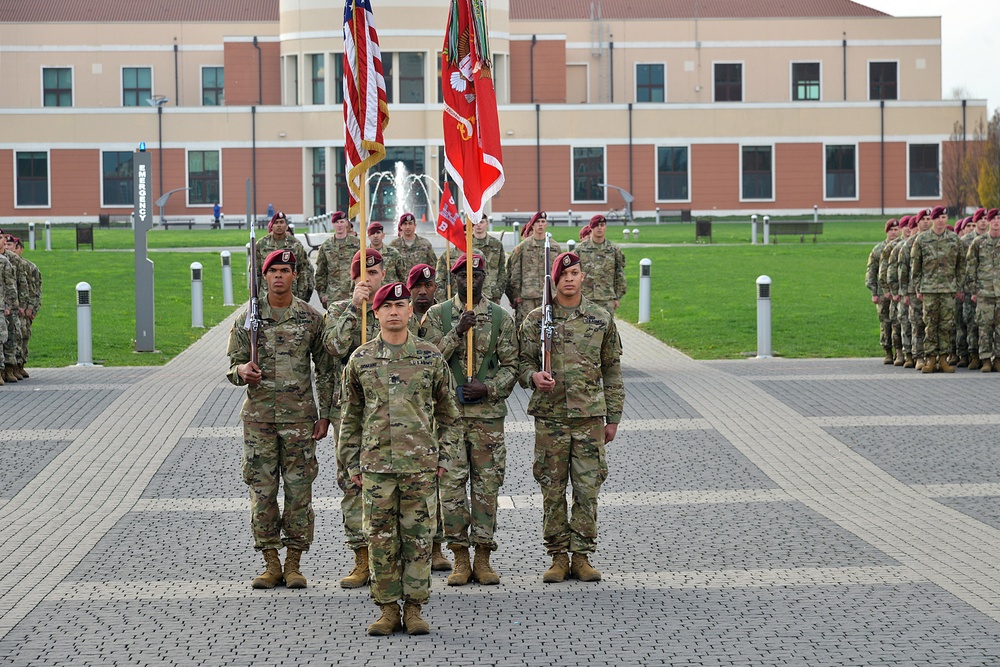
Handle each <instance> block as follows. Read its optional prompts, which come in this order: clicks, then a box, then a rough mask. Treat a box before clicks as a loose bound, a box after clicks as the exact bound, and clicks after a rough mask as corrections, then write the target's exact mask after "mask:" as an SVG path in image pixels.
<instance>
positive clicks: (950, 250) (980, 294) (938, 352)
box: [865, 206, 1000, 373]
mask: <svg viewBox="0 0 1000 667" xmlns="http://www.w3.org/2000/svg"><path fill="white" fill-rule="evenodd" d="M885 235H886V238H885V240H884V241H880V242H879V243H878V244H876V245H875V247H874V248H872V251H871V253H870V254H869V256H868V270H867V273H866V278H865V285H866V286H867V287H868V289H869V291H871V295H872V303H874V304H875V307H876V309H877V311H878V318H879V342H880V343H881V345H882V349H883V350H884V351H885V359H884V360H883V363H885V364H894V365H896V366H902V367H904V368H915V369H916V370H919V371H921V372H922V373H935V372H943V373H954V372H955V368H956V367H958V368H966V367H968V368H969V369H970V370H977V369H978V370H980V371H982V372H984V373H989V372H995V371H997V370H998V368H1000V314H998V311H997V299H998V298H1000V211H998V210H997V209H990V210H988V211H987V210H985V209H982V208H981V209H979V210H978V211H976V213H975V215H972V216H970V217H968V218H964V219H962V220H959V221H958V222H957V223H956V224H955V225H950V224H948V211H947V210H946V209H945V208H944V207H941V206H938V207H935V208H933V209H924V210H921V211H919V212H918V213H917V214H916V215H912V216H903V217H902V218H900V219H899V220H895V219H892V220H889V221H887V222H886V223H885Z"/></svg>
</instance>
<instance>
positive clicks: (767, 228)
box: [764, 215, 771, 245]
mask: <svg viewBox="0 0 1000 667" xmlns="http://www.w3.org/2000/svg"><path fill="white" fill-rule="evenodd" d="M769 243H771V216H769V215H765V216H764V245H768V244H769Z"/></svg>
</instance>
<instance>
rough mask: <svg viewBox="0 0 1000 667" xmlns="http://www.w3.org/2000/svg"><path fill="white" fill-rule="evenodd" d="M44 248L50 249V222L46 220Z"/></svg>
mask: <svg viewBox="0 0 1000 667" xmlns="http://www.w3.org/2000/svg"><path fill="white" fill-rule="evenodd" d="M45 249H46V250H52V223H51V222H49V221H48V220H46V221H45ZM87 289H90V288H89V287H88V288H87Z"/></svg>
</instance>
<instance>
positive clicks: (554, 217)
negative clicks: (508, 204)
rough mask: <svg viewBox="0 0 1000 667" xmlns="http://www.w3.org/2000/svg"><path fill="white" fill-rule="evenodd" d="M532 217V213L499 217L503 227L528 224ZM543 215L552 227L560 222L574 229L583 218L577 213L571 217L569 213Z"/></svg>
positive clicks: (547, 212)
mask: <svg viewBox="0 0 1000 667" xmlns="http://www.w3.org/2000/svg"><path fill="white" fill-rule="evenodd" d="M533 215H534V213H509V214H505V215H503V216H501V218H500V222H502V223H503V224H504V225H513V224H514V223H515V222H516V223H517V224H519V225H523V224H524V223H526V222H528V220H531V216H533ZM545 215H546V219H547V220H548V221H549V223H550V224H553V225H557V224H559V223H560V222H562V223H565V224H567V225H572V226H574V227H576V226H577V223H579V222H580V221H581V220H583V216H582V215H580V214H579V213H574V214H573V215H572V216H571V215H570V214H569V213H557V212H550V211H546V212H545Z"/></svg>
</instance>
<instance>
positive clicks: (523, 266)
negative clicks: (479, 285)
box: [507, 237, 562, 327]
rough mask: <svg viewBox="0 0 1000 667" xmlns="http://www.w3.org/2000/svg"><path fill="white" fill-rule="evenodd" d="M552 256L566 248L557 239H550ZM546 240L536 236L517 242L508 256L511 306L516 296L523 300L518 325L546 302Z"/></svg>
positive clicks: (517, 311) (517, 314)
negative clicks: (544, 299) (561, 246)
mask: <svg viewBox="0 0 1000 667" xmlns="http://www.w3.org/2000/svg"><path fill="white" fill-rule="evenodd" d="M550 245H551V255H552V257H551V259H555V257H556V255H558V254H559V253H560V252H562V250H561V249H560V248H559V244H558V243H556V242H555V241H551V242H550ZM548 272H549V271H548V267H546V266H545V240H544V239H543V240H541V241H536V240H535V239H534V238H532V237H528V238H526V239H525V240H523V241H521V242H520V243H518V244H517V247H515V248H514V249H513V250H511V251H510V256H509V257H508V258H507V298H508V299H510V303H511V305H513V304H514V300H515V299H521V305H520V306H515V308H514V324H515V325H517V326H518V327H520V326H521V323H522V322H524V318H525V317H527V315H528V313H530V312H531V311H532V310H534V309H535V308H538V307H539V306H541V305H542V288H543V286H544V283H545V275H546V274H547V273H548Z"/></svg>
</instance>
